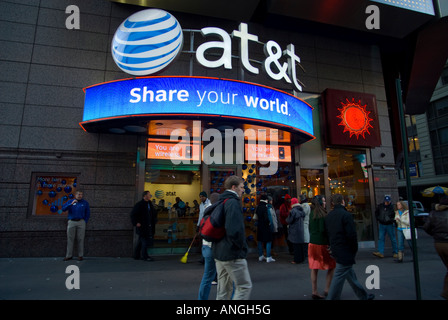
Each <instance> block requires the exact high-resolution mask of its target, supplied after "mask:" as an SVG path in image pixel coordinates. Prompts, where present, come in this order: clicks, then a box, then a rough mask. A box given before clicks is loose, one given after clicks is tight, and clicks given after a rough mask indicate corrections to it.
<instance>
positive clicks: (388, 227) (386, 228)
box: [378, 223, 398, 254]
mask: <svg viewBox="0 0 448 320" xmlns="http://www.w3.org/2000/svg"><path fill="white" fill-rule="evenodd" d="M386 233H387V235H388V236H389V239H390V242H392V252H393V253H394V254H395V253H397V252H398V250H397V239H396V238H395V227H394V225H393V224H381V223H380V224H379V238H378V252H379V253H381V254H384V240H385V239H386Z"/></svg>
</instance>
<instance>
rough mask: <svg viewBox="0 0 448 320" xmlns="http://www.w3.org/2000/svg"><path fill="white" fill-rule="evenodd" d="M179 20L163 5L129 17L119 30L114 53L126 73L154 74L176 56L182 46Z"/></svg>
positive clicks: (113, 42)
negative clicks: (164, 8) (162, 7)
mask: <svg viewBox="0 0 448 320" xmlns="http://www.w3.org/2000/svg"><path fill="white" fill-rule="evenodd" d="M182 44H183V34H182V28H181V26H180V24H179V22H178V21H177V20H176V18H174V17H173V16H172V15H171V14H169V13H168V12H166V11H164V10H160V9H147V10H143V11H139V12H137V13H134V14H133V15H131V16H130V17H129V18H127V19H126V20H125V21H124V22H123V23H122V24H121V25H120V26H119V27H118V29H117V31H116V32H115V35H114V38H113V41H112V57H113V59H114V61H115V63H116V64H117V66H118V67H119V68H120V69H121V70H123V71H124V72H126V73H129V74H132V75H136V76H142V75H149V74H154V73H156V72H158V71H160V70H162V69H164V68H165V67H167V66H168V65H169V64H170V63H171V61H173V60H174V58H176V56H177V55H178V54H179V52H180V51H181V49H182Z"/></svg>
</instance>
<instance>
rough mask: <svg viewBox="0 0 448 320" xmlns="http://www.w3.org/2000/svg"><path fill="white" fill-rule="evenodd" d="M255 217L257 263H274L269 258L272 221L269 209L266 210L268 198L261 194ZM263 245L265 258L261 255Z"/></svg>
mask: <svg viewBox="0 0 448 320" xmlns="http://www.w3.org/2000/svg"><path fill="white" fill-rule="evenodd" d="M255 213H256V217H257V242H258V261H263V260H266V262H268V263H269V262H275V260H274V259H273V258H272V256H271V248H272V240H273V221H272V216H271V212H270V209H269V208H268V196H267V195H265V194H263V195H261V197H260V203H259V204H258V206H257V208H256V210H255ZM263 245H266V257H265V256H264V255H263Z"/></svg>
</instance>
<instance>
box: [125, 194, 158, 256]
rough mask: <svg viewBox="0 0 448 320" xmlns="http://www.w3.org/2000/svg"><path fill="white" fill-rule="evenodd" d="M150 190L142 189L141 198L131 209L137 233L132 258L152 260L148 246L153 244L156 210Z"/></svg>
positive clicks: (132, 220)
mask: <svg viewBox="0 0 448 320" xmlns="http://www.w3.org/2000/svg"><path fill="white" fill-rule="evenodd" d="M151 197H152V195H151V192H149V191H144V192H143V194H142V200H140V201H139V202H137V203H136V204H135V205H134V208H133V209H132V211H131V222H132V225H133V226H134V227H135V232H136V234H137V235H138V242H137V245H136V246H135V248H134V259H136V260H139V259H142V260H144V261H152V260H153V259H152V258H151V257H150V256H148V248H149V247H151V246H152V245H153V241H154V234H155V230H156V223H157V211H156V209H155V208H154V206H153V205H152V202H151Z"/></svg>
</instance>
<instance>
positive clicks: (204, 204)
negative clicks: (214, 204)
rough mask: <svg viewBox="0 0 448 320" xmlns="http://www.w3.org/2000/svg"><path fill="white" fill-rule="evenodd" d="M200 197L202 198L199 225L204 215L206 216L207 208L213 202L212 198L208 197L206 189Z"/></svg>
mask: <svg viewBox="0 0 448 320" xmlns="http://www.w3.org/2000/svg"><path fill="white" fill-rule="evenodd" d="M199 199H200V200H201V204H200V205H199V219H198V223H197V226H198V227H199V224H200V223H201V220H202V217H203V216H204V211H205V209H206V208H207V207H208V206H209V205H210V204H211V203H210V200H209V199H208V198H207V193H206V192H205V191H202V192H201V193H199Z"/></svg>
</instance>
